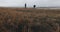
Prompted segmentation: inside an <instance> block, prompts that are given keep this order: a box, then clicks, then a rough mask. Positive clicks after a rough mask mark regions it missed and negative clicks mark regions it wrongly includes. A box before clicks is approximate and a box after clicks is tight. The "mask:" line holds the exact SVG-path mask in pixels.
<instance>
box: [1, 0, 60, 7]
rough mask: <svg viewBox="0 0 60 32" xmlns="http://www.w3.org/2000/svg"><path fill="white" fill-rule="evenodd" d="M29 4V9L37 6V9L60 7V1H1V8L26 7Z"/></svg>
mask: <svg viewBox="0 0 60 32" xmlns="http://www.w3.org/2000/svg"><path fill="white" fill-rule="evenodd" d="M25 3H27V6H28V7H32V5H34V4H35V5H37V7H50V6H53V7H54V6H57V7H58V6H60V0H0V6H1V7H24V4H25Z"/></svg>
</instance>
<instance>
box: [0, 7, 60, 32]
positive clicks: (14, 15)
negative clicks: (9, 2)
mask: <svg viewBox="0 0 60 32" xmlns="http://www.w3.org/2000/svg"><path fill="white" fill-rule="evenodd" d="M27 27H28V29H27ZM28 30H29V32H60V9H56V10H54V9H34V8H26V9H25V8H14V9H13V8H0V32H28Z"/></svg>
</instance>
